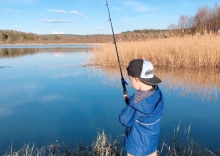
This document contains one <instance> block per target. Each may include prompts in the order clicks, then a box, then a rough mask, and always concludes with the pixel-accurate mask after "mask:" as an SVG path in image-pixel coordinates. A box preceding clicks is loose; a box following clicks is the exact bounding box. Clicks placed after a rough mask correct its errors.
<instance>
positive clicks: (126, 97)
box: [123, 94, 129, 105]
mask: <svg viewBox="0 0 220 156" xmlns="http://www.w3.org/2000/svg"><path fill="white" fill-rule="evenodd" d="M123 97H124V101H125V103H126V105H127V104H128V103H129V96H128V95H127V94H124V95H123Z"/></svg>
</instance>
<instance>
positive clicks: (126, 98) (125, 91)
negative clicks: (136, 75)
mask: <svg viewBox="0 0 220 156" xmlns="http://www.w3.org/2000/svg"><path fill="white" fill-rule="evenodd" d="M106 6H107V9H108V15H109V21H110V24H111V28H112V35H113V40H114V45H115V50H116V54H117V59H118V66H119V69H120V74H121V84H122V87H123V95H124V98H125V103H126V104H128V97H127V90H126V85H127V82H126V81H125V79H124V77H123V74H122V70H121V63H120V59H119V55H118V48H117V43H116V39H115V33H114V30H113V25H112V20H111V15H110V11H109V7H108V1H107V0H106Z"/></svg>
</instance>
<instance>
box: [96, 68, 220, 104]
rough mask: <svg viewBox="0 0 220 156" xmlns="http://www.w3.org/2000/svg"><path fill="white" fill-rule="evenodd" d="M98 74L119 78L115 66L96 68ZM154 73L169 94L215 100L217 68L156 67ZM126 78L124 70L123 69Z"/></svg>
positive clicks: (219, 86)
mask: <svg viewBox="0 0 220 156" xmlns="http://www.w3.org/2000/svg"><path fill="white" fill-rule="evenodd" d="M96 70H99V71H100V74H102V73H103V74H105V75H106V76H107V77H108V78H109V80H110V82H112V84H114V82H115V80H118V79H120V73H119V69H117V68H105V69H103V68H96ZM155 73H156V75H157V76H158V77H160V78H161V79H162V81H163V82H162V84H161V85H160V86H162V87H163V88H164V90H165V91H166V92H168V93H169V94H173V93H175V92H176V93H178V94H179V95H181V96H185V97H186V96H190V95H192V94H193V95H195V97H196V98H198V99H203V100H208V101H209V100H214V101H216V100H217V98H218V95H219V93H220V70H218V69H200V70H193V69H175V68H173V69H170V68H169V69H167V68H156V69H155ZM123 75H124V77H125V79H126V80H129V79H128V77H127V73H126V70H123ZM128 83H129V82H128Z"/></svg>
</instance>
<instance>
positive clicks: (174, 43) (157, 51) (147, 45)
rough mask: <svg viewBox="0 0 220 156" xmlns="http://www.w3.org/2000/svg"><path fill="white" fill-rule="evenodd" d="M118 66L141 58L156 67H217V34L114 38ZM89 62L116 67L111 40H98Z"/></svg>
mask: <svg viewBox="0 0 220 156" xmlns="http://www.w3.org/2000/svg"><path fill="white" fill-rule="evenodd" d="M117 46H118V52H119V56H120V61H121V64H122V66H127V64H128V62H129V61H130V60H132V59H134V58H145V59H148V60H150V61H151V62H153V64H154V65H155V66H158V67H161V66H162V67H186V68H193V69H195V68H196V69H198V68H220V35H214V34H205V35H200V34H196V35H194V36H192V35H190V36H184V37H171V38H162V39H149V40H147V41H137V42H117ZM89 65H94V66H102V67H117V66H118V63H117V59H116V52H115V47H114V44H113V43H103V44H100V48H98V49H96V50H95V51H94V53H93V57H92V58H91V60H90V62H89Z"/></svg>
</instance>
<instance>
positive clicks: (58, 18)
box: [0, 0, 220, 35]
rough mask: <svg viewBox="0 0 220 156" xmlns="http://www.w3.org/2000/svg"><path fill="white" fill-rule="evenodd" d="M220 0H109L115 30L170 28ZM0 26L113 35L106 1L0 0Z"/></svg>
mask: <svg viewBox="0 0 220 156" xmlns="http://www.w3.org/2000/svg"><path fill="white" fill-rule="evenodd" d="M216 3H217V4H218V5H220V0H154V1H153V0H108V4H109V9H110V13H111V18H112V23H113V27H114V31H115V33H120V32H123V31H128V30H130V31H132V30H135V29H166V28H167V27H168V26H169V25H170V24H176V23H177V22H178V19H179V17H180V16H181V15H189V16H192V15H195V13H196V12H197V10H198V8H200V7H203V6H208V7H213V6H214V5H215V4H216ZM0 14H1V17H0V29H1V30H5V29H7V30H17V31H23V32H32V33H37V34H56V33H57V34H60V33H61V34H62V33H64V34H81V35H86V34H110V33H111V27H110V23H109V21H108V11H107V7H106V0H0Z"/></svg>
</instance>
